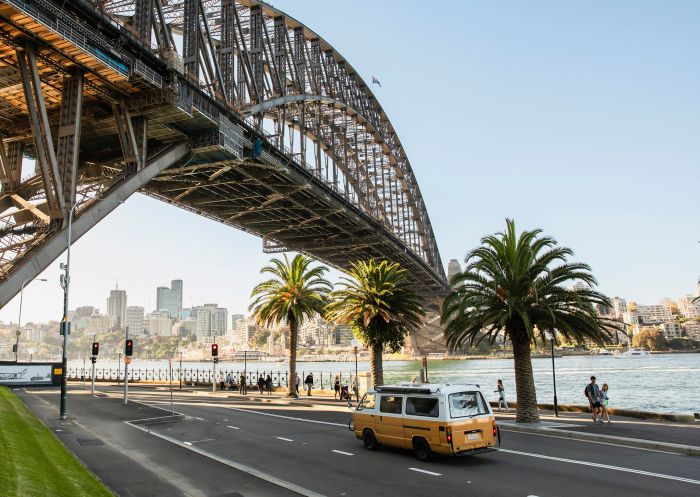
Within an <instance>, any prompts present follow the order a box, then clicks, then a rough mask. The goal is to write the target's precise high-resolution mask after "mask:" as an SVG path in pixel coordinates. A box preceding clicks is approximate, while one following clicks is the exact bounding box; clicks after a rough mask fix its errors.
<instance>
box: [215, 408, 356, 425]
mask: <svg viewBox="0 0 700 497" xmlns="http://www.w3.org/2000/svg"><path fill="white" fill-rule="evenodd" d="M227 409H231V410H232V411H240V412H247V413H250V414H259V415H261V416H270V417H272V418H282V419H291V420H292V421H303V422H305V423H316V424H319V425H330V426H342V427H343V428H347V427H348V424H347V423H332V422H330V421H319V420H317V419H306V418H297V417H294V416H283V415H282V414H272V413H269V412H261V411H254V410H252V409H241V408H240V407H227Z"/></svg>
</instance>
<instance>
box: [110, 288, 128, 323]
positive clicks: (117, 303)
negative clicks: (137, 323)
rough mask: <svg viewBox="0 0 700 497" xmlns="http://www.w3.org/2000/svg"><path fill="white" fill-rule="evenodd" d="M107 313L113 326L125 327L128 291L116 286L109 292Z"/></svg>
mask: <svg viewBox="0 0 700 497" xmlns="http://www.w3.org/2000/svg"><path fill="white" fill-rule="evenodd" d="M107 315H108V316H109V319H110V320H111V322H112V328H114V329H120V330H123V329H124V321H125V320H126V291H124V290H119V288H116V289H114V290H111V291H110V292H109V298H108V299H107Z"/></svg>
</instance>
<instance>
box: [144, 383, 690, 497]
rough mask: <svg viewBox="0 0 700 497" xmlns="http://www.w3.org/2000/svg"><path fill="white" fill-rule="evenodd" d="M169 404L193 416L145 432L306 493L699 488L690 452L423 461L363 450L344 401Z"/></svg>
mask: <svg viewBox="0 0 700 497" xmlns="http://www.w3.org/2000/svg"><path fill="white" fill-rule="evenodd" d="M131 395H132V399H134V400H136V399H138V400H141V401H144V402H146V403H149V404H151V405H159V406H161V407H163V406H164V405H169V400H168V399H166V398H165V397H164V395H163V393H155V392H147V391H143V392H137V391H134V392H133V393H132V394H131ZM329 409H334V408H329ZM175 410H176V411H179V412H182V413H184V414H187V415H188V416H189V418H188V419H186V420H184V421H178V422H174V423H166V424H157V425H151V426H148V427H147V429H148V430H150V433H148V434H146V433H145V432H144V436H148V437H157V438H161V439H165V440H167V441H168V442H169V443H173V444H177V445H179V446H180V447H182V448H186V449H188V450H190V451H191V452H192V456H193V457H196V458H201V457H208V458H211V459H212V464H217V463H218V464H220V465H221V468H222V471H225V465H229V466H231V467H235V468H236V469H238V470H242V471H244V472H248V473H255V474H256V475H257V476H258V477H262V478H266V479H267V480H268V481H272V482H275V481H280V483H281V484H285V482H286V483H287V484H288V483H291V484H293V485H296V486H298V488H299V489H301V491H303V492H306V495H325V496H333V495H345V496H369V495H371V496H375V495H376V496H384V495H386V496H396V495H401V496H407V497H408V496H416V497H429V496H461V495H479V496H494V497H495V496H508V497H512V496H522V497H527V496H537V497H558V496H572V497H573V496H581V497H583V496H585V497H590V496H591V495H596V496H608V495H614V496H619V497H626V496H629V497H633V496H634V497H639V496H664V497H682V496H693V497H695V496H697V495H700V458H693V457H688V456H677V455H671V454H665V453H659V452H653V451H648V450H640V449H632V448H624V447H618V446H614V445H607V444H600V443H591V442H582V441H574V440H568V439H563V438H557V437H553V436H543V435H530V434H521V433H504V434H503V440H502V441H503V443H502V450H500V451H498V452H494V453H489V454H482V455H476V456H469V457H461V458H456V457H452V458H449V457H441V458H438V459H435V460H432V461H430V462H425V463H423V462H420V461H418V460H417V459H415V458H414V456H413V454H412V453H411V452H410V451H402V450H394V449H390V448H382V449H380V450H378V451H376V452H371V451H367V450H365V449H364V447H363V446H362V442H361V441H360V440H357V439H356V438H355V437H354V435H353V434H352V433H351V432H350V431H348V429H347V421H348V419H349V417H350V416H349V411H344V410H343V409H342V408H335V410H330V411H328V410H324V409H321V408H318V407H309V406H303V405H300V406H297V405H294V404H291V405H275V404H271V403H270V404H268V403H257V402H250V401H248V402H245V401H237V400H235V399H228V400H226V399H219V398H208V397H206V396H201V395H200V396H197V395H185V394H183V395H178V394H176V396H175ZM134 429H136V428H134ZM214 461H216V462H214ZM192 476H193V477H196V475H192Z"/></svg>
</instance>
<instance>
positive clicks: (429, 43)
mask: <svg viewBox="0 0 700 497" xmlns="http://www.w3.org/2000/svg"><path fill="white" fill-rule="evenodd" d="M272 3H273V5H274V6H275V7H277V8H279V9H281V10H283V11H285V12H287V13H288V14H289V15H290V16H292V17H295V18H296V19H298V20H300V21H302V22H303V23H305V24H306V25H307V26H308V27H310V28H311V29H313V30H314V31H316V32H317V33H318V34H319V35H320V36H322V37H323V38H325V39H326V40H327V41H328V42H329V43H331V44H332V45H333V46H334V47H335V49H336V50H337V51H339V52H340V53H341V54H342V55H343V56H344V57H345V58H346V60H347V61H348V62H349V63H350V64H351V65H352V66H353V67H354V68H355V70H356V71H358V72H359V73H360V74H361V75H362V76H363V77H364V79H365V81H367V82H368V83H369V82H371V80H372V76H375V77H376V78H377V79H378V80H379V81H380V82H381V87H379V86H374V87H373V89H374V92H375V94H376V96H377V98H378V99H379V102H380V103H381V105H382V106H383V108H384V110H385V111H386V113H387V115H388V116H389V118H390V119H391V121H392V123H393V125H394V127H395V129H396V130H397V132H398V134H399V137H400V139H401V141H402V143H403V145H404V148H405V150H406V152H407V155H408V157H409V159H410V161H411V164H412V167H413V170H414V172H415V175H416V177H417V179H418V183H419V185H420V188H421V191H422V193H423V197H424V199H425V202H426V205H427V207H428V212H429V214H430V218H431V221H432V224H433V228H434V231H435V235H436V237H437V241H438V245H439V248H440V253H441V256H442V260H443V263H444V264H445V266H446V265H447V262H448V261H449V260H450V259H452V258H456V259H459V260H460V261H462V260H463V258H464V256H465V254H466V253H467V252H468V251H469V250H471V249H473V248H474V247H476V246H477V245H478V244H479V240H480V238H481V237H482V236H484V235H487V234H489V233H493V232H496V231H499V230H501V229H503V227H504V225H505V219H506V218H513V219H515V221H516V225H517V227H518V228H519V229H533V228H541V229H542V230H543V231H544V233H546V234H548V235H551V236H553V237H555V238H556V239H557V241H558V242H559V243H560V244H562V245H564V246H568V247H571V248H572V249H573V250H574V252H575V256H574V260H576V261H580V262H586V263H588V264H589V265H590V266H591V267H592V269H593V273H594V275H595V276H596V277H597V278H598V281H599V288H600V289H601V290H602V291H603V292H605V293H606V294H608V295H610V296H621V297H626V298H627V299H629V300H635V301H637V302H640V303H657V302H658V301H660V300H661V299H662V298H664V297H678V296H681V295H684V294H687V293H691V292H694V291H695V289H696V281H697V280H698V277H699V276H700V243H699V241H700V215H699V214H700V139H698V137H699V136H700V63H699V62H700V60H699V58H700V23H698V19H700V2H695V1H685V2H684V1H673V0H669V1H660V0H659V1H646V0H635V1H624V0H618V1H616V2H608V1H602V0H598V1H589V2H578V1H559V0H558V1H554V0H551V1H547V2H545V1H528V2H522V1H516V0H511V1H499V2H494V1H491V0H478V1H477V0H471V1H457V0H453V1H445V2H440V3H439V4H435V6H433V7H430V6H429V3H428V2H418V1H409V0H382V1H381V2H378V1H376V0H375V1H371V2H370V1H366V0H353V1H352V2H340V1H328V0H313V1H312V0H303V1H302V0H275V1H274V2H272ZM270 257H271V256H270V255H267V254H263V252H262V242H261V240H260V239H258V238H256V237H253V236H251V235H248V234H245V233H243V232H241V231H238V230H235V229H233V228H229V227H226V226H223V225H220V224H218V223H215V222H214V221H211V220H208V219H204V218H200V217H198V216H196V215H194V214H191V213H188V212H185V211H183V210H180V209H178V208H176V207H172V206H169V205H166V204H163V203H160V202H158V201H156V200H153V199H150V198H147V197H145V196H143V195H135V196H133V197H132V198H131V199H129V201H128V202H127V203H126V204H124V205H122V206H119V207H118V208H117V209H116V211H115V212H114V213H112V214H111V215H110V216H109V217H108V218H107V219H105V220H104V221H103V222H102V223H100V224H99V225H97V226H96V227H95V228H94V229H93V230H92V231H90V232H89V233H88V234H86V235H85V236H84V237H83V238H81V239H80V240H78V241H77V242H76V243H75V245H74V246H73V250H72V254H71V258H72V266H73V267H72V269H71V274H72V284H71V297H70V298H71V308H75V307H76V306H79V305H94V306H98V307H100V308H102V309H104V308H105V305H106V299H107V296H108V294H109V290H110V289H111V288H114V287H115V285H116V284H117V281H118V284H119V288H121V289H125V290H126V291H127V295H128V304H129V305H142V306H144V307H146V310H147V312H148V311H151V310H153V309H154V307H155V294H156V287H157V286H161V285H168V284H169V283H170V280H172V279H176V278H180V279H183V280H184V295H185V297H184V304H185V305H186V306H189V305H199V304H202V303H218V304H219V305H222V306H225V307H227V308H228V309H229V312H230V313H232V314H233V313H245V312H246V310H247V307H248V304H249V302H250V299H249V296H250V290H251V288H252V287H253V286H254V285H255V284H256V283H257V282H259V281H260V279H261V276H260V274H259V269H260V268H261V267H262V266H263V265H265V263H266V262H267V261H268V260H269V259H270ZM64 259H65V256H62V257H61V258H59V259H58V260H57V261H56V262H55V263H53V264H52V265H51V266H50V267H49V268H48V269H47V270H46V271H44V273H43V274H42V275H41V276H40V277H41V278H46V279H47V280H48V281H47V282H39V281H37V282H34V283H32V284H30V285H29V286H28V287H27V288H26V289H25V291H24V305H23V317H22V321H23V322H26V321H48V320H51V319H56V320H58V319H60V317H61V312H62V291H61V289H60V287H59V274H60V270H59V267H58V264H59V262H60V261H62V260H64ZM336 276H337V274H334V275H333V277H334V278H335V277H336ZM18 307H19V298H15V299H14V300H13V301H11V302H10V303H8V304H7V305H6V306H5V307H4V308H3V309H0V320H1V321H4V322H6V323H7V322H10V321H14V322H16V321H17V313H18Z"/></svg>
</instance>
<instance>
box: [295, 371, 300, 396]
mask: <svg viewBox="0 0 700 497" xmlns="http://www.w3.org/2000/svg"><path fill="white" fill-rule="evenodd" d="M299 385H301V378H299V375H298V374H297V377H296V378H295V379H294V393H296V394H297V395H299Z"/></svg>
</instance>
